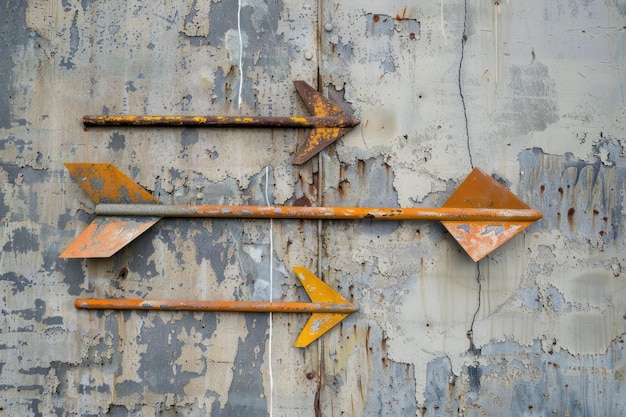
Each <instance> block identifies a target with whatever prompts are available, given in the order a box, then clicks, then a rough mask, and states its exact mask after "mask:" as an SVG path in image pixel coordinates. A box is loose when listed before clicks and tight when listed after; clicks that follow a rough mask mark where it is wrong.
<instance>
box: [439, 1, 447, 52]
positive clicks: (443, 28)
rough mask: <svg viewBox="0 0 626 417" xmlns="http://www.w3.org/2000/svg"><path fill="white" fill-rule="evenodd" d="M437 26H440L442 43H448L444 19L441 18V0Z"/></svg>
mask: <svg viewBox="0 0 626 417" xmlns="http://www.w3.org/2000/svg"><path fill="white" fill-rule="evenodd" d="M439 26H440V27H441V34H442V35H443V44H444V45H447V44H448V37H447V36H446V28H445V19H444V18H443V0H441V10H440V12H439Z"/></svg>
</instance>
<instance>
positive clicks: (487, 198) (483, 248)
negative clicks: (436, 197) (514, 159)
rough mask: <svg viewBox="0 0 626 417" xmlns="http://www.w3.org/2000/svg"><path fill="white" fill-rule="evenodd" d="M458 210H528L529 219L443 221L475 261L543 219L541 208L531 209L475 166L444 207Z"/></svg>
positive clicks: (496, 211) (503, 217)
mask: <svg viewBox="0 0 626 417" xmlns="http://www.w3.org/2000/svg"><path fill="white" fill-rule="evenodd" d="M451 208H455V209H457V210H465V211H467V212H469V211H471V210H493V212H494V213H498V212H504V211H524V210H526V211H528V212H529V213H531V212H532V215H531V216H529V217H528V218H525V219H524V218H517V219H515V220H510V219H507V218H506V217H505V216H502V217H501V218H498V217H497V216H494V217H495V218H491V219H489V218H485V219H482V220H479V221H474V222H467V221H464V220H460V219H459V220H455V219H447V220H445V221H442V224H443V225H444V227H445V228H446V229H447V230H448V232H450V234H451V235H452V236H453V237H454V239H456V241H457V242H458V243H459V245H461V247H463V249H465V251H466V252H467V253H468V254H469V255H470V257H471V258H472V259H473V260H474V261H478V260H480V259H482V258H484V257H485V256H487V255H488V254H490V253H491V252H493V251H494V250H495V249H497V248H498V247H500V246H501V245H502V244H504V242H506V241H508V240H509V239H511V238H512V237H513V236H515V235H517V234H518V233H520V232H521V231H522V230H524V229H526V228H527V227H528V226H530V225H531V224H532V223H534V222H535V221H537V220H539V219H541V217H542V214H541V212H539V211H536V210H533V209H531V208H530V207H529V206H528V205H527V204H526V203H524V202H523V201H522V200H521V199H519V198H518V197H517V196H516V195H515V194H513V193H511V192H510V191H509V190H508V189H507V188H506V187H505V186H503V185H502V184H500V183H499V182H498V181H496V180H494V179H493V178H492V177H491V176H489V175H487V174H486V173H485V172H483V171H482V170H480V169H478V168H475V169H474V170H472V172H471V173H470V174H469V175H468V176H467V178H465V180H464V181H463V182H462V183H461V184H460V185H459V186H458V187H457V189H456V190H455V191H454V193H452V195H451V196H450V197H449V198H448V200H446V202H445V203H444V204H443V206H442V210H443V209H451Z"/></svg>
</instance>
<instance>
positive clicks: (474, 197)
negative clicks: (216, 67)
mask: <svg viewBox="0 0 626 417" xmlns="http://www.w3.org/2000/svg"><path fill="white" fill-rule="evenodd" d="M66 167H67V169H68V170H69V171H70V173H71V174H72V175H73V176H74V178H75V179H76V180H77V181H78V182H79V184H80V185H81V186H82V187H83V189H85V191H87V193H88V194H89V196H90V197H91V198H92V199H93V200H94V201H95V202H96V203H97V206H96V214H97V217H96V218H95V219H94V221H93V222H92V223H91V224H90V225H89V226H88V227H87V228H86V229H85V230H84V231H83V232H82V233H81V234H80V236H78V237H77V238H76V239H75V240H74V241H73V242H72V243H71V244H70V245H69V246H68V247H67V249H65V251H64V252H63V253H62V254H61V258H103V257H109V256H111V255H113V254H114V253H115V252H117V251H118V250H119V249H121V248H123V247H124V246H126V245H127V244H128V243H130V242H131V241H132V240H134V239H135V238H136V237H138V236H139V235H140V234H141V233H143V232H144V231H145V230H147V229H148V228H150V227H151V226H152V225H153V224H155V223H156V222H157V221H159V219H161V218H162V217H215V218H222V217H227V218H277V219H327V220H331V219H335V220H337V219H339V220H350V219H371V220H437V221H441V222H442V224H443V225H444V226H445V227H446V228H447V229H448V231H449V232H450V233H451V234H452V236H453V237H454V238H455V239H456V240H457V241H458V242H459V244H460V245H461V246H462V247H463V249H465V251H466V252H467V253H468V254H469V255H470V256H471V257H472V259H474V261H478V260H480V259H482V258H483V257H484V256H486V255H487V254H489V253H490V252H492V251H493V250H495V249H496V248H497V247H499V246H500V245H502V244H503V243H504V242H506V241H507V240H509V239H510V238H512V237H513V236H515V235H516V234H518V233H519V232H521V231H522V230H524V229H525V228H526V227H528V226H529V225H530V224H532V223H533V222H535V221H536V220H539V219H540V218H541V213H540V212H538V211H536V210H533V209H532V208H530V207H529V206H528V205H526V203H524V202H523V201H522V200H520V199H519V198H517V197H516V196H515V195H514V194H512V193H511V192H510V191H509V190H507V189H506V188H505V187H504V186H502V185H501V184H500V183H498V182H497V181H495V180H494V179H493V178H491V177H490V176H488V175H487V174H485V173H484V172H483V171H481V170H480V169H478V168H476V169H474V170H473V171H472V172H471V173H470V175H469V176H468V177H467V178H466V179H465V181H463V183H462V184H461V185H460V186H459V187H458V188H457V190H456V191H455V192H454V193H453V194H452V195H451V196H450V198H449V199H448V201H446V203H445V204H444V205H443V207H441V208H398V207H388V208H385V207H380V208H374V207H369V208H368V207H285V206H282V207H281V206H172V205H160V204H159V201H158V200H157V199H156V198H155V197H153V196H152V195H151V194H150V193H148V192H147V191H146V190H144V189H143V188H142V187H141V186H139V185H138V184H137V183H135V182H134V181H133V180H131V179H130V178H128V177H127V176H125V175H124V174H123V173H121V172H120V171H119V170H118V169H117V168H116V167H115V166H113V165H111V164H96V163H82V164H66Z"/></svg>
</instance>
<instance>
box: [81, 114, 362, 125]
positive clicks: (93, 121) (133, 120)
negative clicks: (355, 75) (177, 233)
mask: <svg viewBox="0 0 626 417" xmlns="http://www.w3.org/2000/svg"><path fill="white" fill-rule="evenodd" d="M355 122H356V123H358V121H355V120H354V119H351V118H346V119H344V118H341V117H335V116H322V117H320V116H310V117H297V116H277V117H276V116H251V117H241V116H123V115H122V116H83V124H84V125H85V126H171V127H180V126H204V127H353V126H355Z"/></svg>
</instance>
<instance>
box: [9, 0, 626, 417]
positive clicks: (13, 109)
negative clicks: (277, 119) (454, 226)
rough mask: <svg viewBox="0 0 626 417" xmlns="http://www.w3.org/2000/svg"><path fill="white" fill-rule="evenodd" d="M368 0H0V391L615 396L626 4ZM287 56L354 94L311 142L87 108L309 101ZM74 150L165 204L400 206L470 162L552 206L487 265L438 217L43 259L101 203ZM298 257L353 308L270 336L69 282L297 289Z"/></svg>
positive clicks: (198, 227) (285, 132)
mask: <svg viewBox="0 0 626 417" xmlns="http://www.w3.org/2000/svg"><path fill="white" fill-rule="evenodd" d="M383 3H384V4H383ZM383 3H381V2H380V1H375V0H365V1H361V2H358V4H357V3H356V2H340V3H337V2H335V3H332V2H326V1H323V2H320V3H319V7H320V9H319V10H318V3H316V2H312V3H311V2H306V1H302V0H283V1H280V2H267V1H261V0H244V1H242V2H240V4H241V8H240V9H239V8H238V5H239V3H238V2H225V1H221V2H220V1H217V2H213V1H195V0H194V1H185V2H183V1H177V2H167V4H165V3H164V2H147V1H141V0H133V1H117V0H114V1H108V2H106V4H104V3H102V2H97V1H92V0H83V1H80V2H70V1H66V0H52V1H49V0H22V1H10V2H6V4H4V5H3V6H2V12H1V13H0V34H1V35H2V36H0V53H1V54H2V56H3V59H2V60H0V220H2V222H1V225H2V229H1V230H2V237H3V240H2V241H1V242H0V299H1V300H2V314H1V315H0V389H2V392H3V395H2V397H1V398H0V416H4V415H7V416H8V415H11V416H13V415H20V416H69V415H81V416H104V415H107V416H137V417H138V416H142V417H145V416H174V415H186V416H191V417H195V416H207V415H210V416H235V415H237V416H238V415H261V416H262V415H301V416H320V415H323V416H330V415H342V414H343V415H357V416H379V415H418V416H461V415H462V416H474V415H476V416H478V415H488V416H500V415H516V416H517V415H519V416H525V415H528V416H532V415H570V416H588V415H594V416H619V415H623V414H624V412H623V410H624V409H626V404H624V401H625V400H624V398H626V395H625V394H626V393H625V392H624V389H625V388H624V387H626V385H625V379H626V362H625V361H626V359H625V357H624V343H623V337H624V334H625V333H626V320H625V319H624V316H625V314H626V312H625V311H624V308H623V306H624V305H625V303H626V298H625V297H626V292H625V288H626V285H625V284H624V276H625V273H624V271H626V259H625V258H624V254H623V250H622V248H623V247H624V244H625V243H626V242H625V233H624V232H625V230H624V196H625V195H626V185H625V182H624V178H625V177H626V160H625V158H624V155H625V151H624V143H625V140H626V138H624V129H623V120H624V117H625V116H626V106H625V105H624V103H625V101H626V99H625V93H624V88H623V85H624V84H625V82H626V80H624V62H625V61H624V51H626V48H625V47H624V43H625V42H626V40H625V38H624V30H623V26H624V23H623V21H624V16H625V15H626V8H625V6H624V5H623V2H621V1H608V2H591V1H587V0H573V1H568V2H563V1H560V2H554V3H551V4H545V3H544V2H542V3H539V2H537V1H526V2H496V3H493V2H491V3H490V2H479V1H474V0H471V1H469V0H468V1H446V2H422V3H424V4H411V5H409V4H407V3H406V2H401V1H399V0H391V1H386V2H383ZM238 12H240V16H239V18H240V19H239V21H240V25H238V15H237V14H238ZM240 39H241V40H242V42H243V44H242V45H241V46H242V49H243V55H240V53H239V48H240V44H239V40H240ZM240 58H241V63H242V66H241V67H240V66H239V63H240ZM242 75H243V76H242ZM294 79H303V80H305V81H307V82H309V83H311V84H312V85H315V84H316V82H317V81H319V82H320V88H321V89H322V90H323V92H324V94H325V95H327V96H330V97H331V99H332V100H333V101H334V102H336V103H338V104H339V105H340V106H342V107H343V108H344V109H345V110H346V111H348V112H350V114H353V115H354V116H355V117H358V118H359V119H360V120H361V124H360V125H359V127H358V128H357V129H355V130H353V131H351V132H350V133H349V134H348V135H346V136H344V137H343V138H342V139H341V140H340V141H338V142H337V144H336V145H333V146H331V147H329V148H328V150H327V151H325V152H323V153H322V154H320V157H318V158H316V159H314V160H313V161H311V162H309V163H307V164H305V165H304V166H302V167H294V166H292V165H291V163H290V161H291V158H292V157H293V155H294V154H295V150H296V147H297V144H298V143H300V142H301V141H302V140H303V138H304V137H305V135H306V134H307V132H306V131H304V130H303V131H300V130H292V129H275V130H273V131H271V130H257V129H229V130H210V131H209V130H203V129H168V128H159V129H131V128H110V129H89V130H85V129H84V128H83V126H82V125H81V122H80V120H81V117H82V116H83V115H84V114H101V113H102V114H120V113H125V114H209V115H220V114H224V115H247V114H250V115H267V116H273V115H281V116H282V115H289V114H294V115H303V114H307V110H306V109H305V108H304V105H303V104H302V102H301V101H300V99H299V98H298V97H297V94H296V93H295V91H294V89H293V85H292V84H291V80H294ZM242 83H243V84H242ZM240 85H241V86H242V90H241V100H240V99H239V86H240ZM85 161H98V162H114V163H115V164H116V165H117V166H119V167H120V168H121V169H122V170H123V171H124V172H127V173H129V175H130V176H131V177H132V178H133V179H134V180H136V181H138V182H139V183H140V184H141V185H142V186H144V187H146V188H147V189H148V190H150V191H151V192H152V193H153V194H154V195H155V196H156V197H157V198H158V199H159V201H161V202H162V203H164V204H261V205H262V204H286V205H291V204H305V205H328V206H331V205H344V206H350V205H357V206H399V207H403V206H417V205H423V206H429V207H438V206H440V205H441V204H443V202H444V201H445V200H446V199H447V197H448V196H449V195H450V194H451V193H452V192H453V191H454V189H455V188H456V187H457V185H458V183H459V181H460V180H461V179H462V178H464V177H465V175H466V174H467V173H468V172H469V170H470V169H471V167H472V166H480V167H481V168H483V169H484V170H486V171H487V172H490V173H493V175H494V176H495V177H496V178H497V179H498V180H499V181H501V182H503V183H505V184H506V185H507V187H509V188H510V189H511V190H512V191H514V192H515V193H516V194H517V195H519V196H520V197H521V198H522V199H523V200H525V201H526V202H528V203H529V204H530V205H531V206H533V207H534V208H537V209H539V210H541V211H542V212H543V213H544V218H543V219H542V220H541V221H540V222H538V223H536V224H534V225H532V226H531V227H530V228H528V229H527V230H526V231H525V232H524V233H523V234H522V235H520V236H518V237H516V238H515V239H513V240H512V241H510V242H508V243H507V244H506V245H505V246H504V247H502V248H500V249H498V250H497V251H495V252H494V253H493V254H491V255H490V256H489V257H488V258H487V259H485V260H482V261H480V263H478V264H474V263H473V262H471V260H469V259H468V258H467V256H466V255H465V254H464V253H463V252H462V250H461V249H460V248H459V247H458V245H457V244H456V243H455V242H454V240H453V238H452V237H451V236H450V235H449V234H448V233H447V231H446V230H445V229H444V228H443V227H442V226H441V225H440V224H438V223H430V222H389V223H377V222H368V221H360V222H349V221H346V222H343V221H340V222H317V221H296V220H282V221H279V220H275V221H272V222H269V221H267V220H246V221H242V220H232V219H231V220H184V219H165V220H163V221H161V222H159V223H158V224H157V225H156V226H155V227H153V228H151V229H150V230H148V231H147V232H146V233H145V234H144V235H143V236H141V237H140V238H139V239H137V240H136V241H134V242H133V243H132V244H131V245H129V246H128V247H126V248H124V249H123V250H121V251H120V253H118V254H116V255H115V256H113V257H111V258H110V259H94V260H77V259H72V260H61V259H59V258H58V254H59V253H60V251H61V250H62V249H63V248H64V247H65V246H66V245H67V244H68V243H69V242H70V241H71V240H72V239H73V238H74V237H75V236H76V235H77V234H78V233H79V232H80V231H82V230H84V228H85V227H86V225H87V224H89V222H90V221H91V220H92V218H93V209H94V207H93V204H92V203H91V202H90V200H89V199H88V198H87V197H86V195H85V194H84V192H83V191H82V190H81V189H80V188H79V187H78V186H77V184H75V183H74V182H73V180H72V179H71V178H70V176H69V175H68V173H67V172H66V171H65V169H64V167H63V165H62V164H63V162H85ZM266 190H267V196H266ZM272 244H273V252H272V251H271V250H270V248H271V245H272ZM295 265H304V266H306V267H308V268H309V269H311V270H312V271H315V272H317V274H318V275H320V276H322V277H323V279H324V280H325V281H326V282H328V283H329V285H331V286H332V287H333V288H336V289H337V290H338V291H339V292H340V293H341V294H342V295H343V296H345V297H347V298H348V299H349V300H350V301H351V302H354V303H355V305H357V306H358V307H359V309H360V310H359V313H358V314H353V315H351V316H350V317H348V318H346V319H345V320H344V321H343V322H342V323H340V324H339V325H338V326H336V328H335V329H333V330H332V331H331V332H329V333H327V334H326V335H325V336H324V337H323V338H321V339H320V341H319V342H316V343H315V344H314V345H312V346H310V347H308V348H307V349H304V350H300V349H295V348H293V347H292V346H291V343H292V341H293V340H294V339H295V337H296V335H297V334H298V333H299V332H300V329H301V328H302V326H303V325H304V323H305V322H306V320H307V317H305V316H304V315H302V316H299V315H288V316H287V315H274V316H273V318H272V321H271V323H272V333H271V346H270V330H269V329H270V321H269V317H268V316H267V315H264V314H225V313H222V314H209V313H183V312H165V313H161V312H94V311H92V312H87V311H77V310H76V309H75V308H74V307H73V301H74V299H75V298H77V297H117V298H121V297H133V298H146V299H147V298H179V299H184V298H197V299H231V300H258V301H262V300H267V299H268V298H269V296H270V285H272V287H271V293H272V294H273V297H274V299H281V300H307V299H308V298H307V296H306V293H305V291H304V290H303V289H302V287H301V286H300V285H299V284H298V283H297V280H295V279H294V278H295V277H294V274H293V271H292V267H293V266H295ZM270 268H272V272H273V273H272V278H273V283H272V284H270V276H269V275H270V274H269V271H270ZM270 347H271V349H270ZM270 351H271V363H270ZM270 366H271V370H272V375H273V384H272V383H271V382H270V378H269V375H270V372H269V371H270ZM272 385H273V390H272V389H271V387H272ZM270 404H272V405H273V408H272V409H271V410H270Z"/></svg>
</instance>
